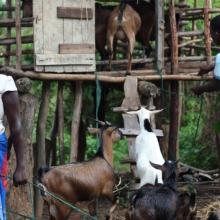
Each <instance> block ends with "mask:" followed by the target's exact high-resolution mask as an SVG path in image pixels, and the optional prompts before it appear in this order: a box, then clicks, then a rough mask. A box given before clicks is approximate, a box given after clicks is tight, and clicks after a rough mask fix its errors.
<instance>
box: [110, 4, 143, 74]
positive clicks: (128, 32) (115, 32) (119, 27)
mask: <svg viewBox="0 0 220 220" xmlns="http://www.w3.org/2000/svg"><path fill="white" fill-rule="evenodd" d="M140 27H141V18H140V16H139V14H138V13H137V12H136V11H135V10H134V9H133V8H132V7H131V6H130V5H128V4H127V3H126V1H125V0H124V1H122V2H121V3H120V5H119V6H117V7H116V8H115V9H114V10H113V11H112V12H111V14H110V16H109V19H108V28H107V38H106V39H107V48H108V53H109V66H110V69H111V62H112V59H113V42H114V38H116V39H119V40H121V41H126V42H128V49H127V57H128V67H127V71H128V72H130V71H131V60H132V53H133V50H134V46H135V35H136V34H137V32H138V30H139V29H140Z"/></svg>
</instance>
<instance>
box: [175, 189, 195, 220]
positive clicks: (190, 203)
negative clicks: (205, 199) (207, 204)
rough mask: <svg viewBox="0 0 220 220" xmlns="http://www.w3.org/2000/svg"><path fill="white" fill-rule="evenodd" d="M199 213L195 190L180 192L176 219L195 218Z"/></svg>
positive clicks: (186, 219)
mask: <svg viewBox="0 0 220 220" xmlns="http://www.w3.org/2000/svg"><path fill="white" fill-rule="evenodd" d="M196 214H197V209H196V194H195V192H189V191H186V192H179V193H178V204H177V217H176V220H195V219H196Z"/></svg>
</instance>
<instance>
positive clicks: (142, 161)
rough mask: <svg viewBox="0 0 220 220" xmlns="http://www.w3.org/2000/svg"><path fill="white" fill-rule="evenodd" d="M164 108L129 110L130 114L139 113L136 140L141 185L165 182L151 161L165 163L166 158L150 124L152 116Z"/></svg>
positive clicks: (138, 173)
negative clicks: (138, 131) (138, 130)
mask: <svg viewBox="0 0 220 220" xmlns="http://www.w3.org/2000/svg"><path fill="white" fill-rule="evenodd" d="M161 111H162V110H155V111H149V110H147V109H145V108H144V107H141V108H140V109H139V110H137V111H128V112H127V113H128V114H136V115H138V119H139V124H140V133H139V135H138V136H137V137H136V140H135V159H136V165H137V175H138V177H139V178H140V187H141V186H143V185H145V184H147V183H149V184H152V185H153V184H154V183H155V181H156V179H157V181H158V183H163V180H162V173H161V171H160V170H158V169H155V168H153V167H152V166H151V165H150V161H151V162H153V163H157V164H160V165H162V164H164V158H163V156H162V154H161V151H160V146H159V143H158V140H157V137H156V134H155V133H154V132H153V130H152V128H151V124H150V117H151V116H152V115H153V114H156V113H159V112H161Z"/></svg>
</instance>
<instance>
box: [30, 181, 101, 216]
mask: <svg viewBox="0 0 220 220" xmlns="http://www.w3.org/2000/svg"><path fill="white" fill-rule="evenodd" d="M28 183H29V184H31V185H33V186H34V187H36V188H38V189H39V190H41V191H42V187H40V186H39V185H38V184H36V183H32V182H30V181H28ZM45 192H46V193H47V194H48V195H50V196H51V197H52V198H53V199H55V200H57V201H59V202H61V203H62V204H64V205H66V206H68V207H69V208H71V209H73V210H74V211H76V212H79V213H81V214H82V215H83V216H85V217H88V218H90V219H93V220H97V217H94V216H91V215H90V214H89V213H88V212H86V211H84V210H82V209H80V208H79V207H76V206H74V205H73V204H71V203H69V202H67V201H66V200H64V199H62V198H61V197H59V196H57V195H56V194H54V193H52V192H50V191H48V190H45Z"/></svg>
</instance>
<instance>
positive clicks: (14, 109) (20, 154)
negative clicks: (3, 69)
mask: <svg viewBox="0 0 220 220" xmlns="http://www.w3.org/2000/svg"><path fill="white" fill-rule="evenodd" d="M2 101H3V105H4V111H5V115H6V116H7V120H8V123H9V128H10V132H11V138H12V142H13V146H14V149H15V154H16V160H17V164H16V168H15V171H14V175H13V180H14V184H15V186H17V185H19V184H24V183H26V182H27V179H26V175H25V164H24V163H25V161H24V153H25V152H24V151H25V149H24V147H25V146H24V141H23V137H22V127H21V119H20V112H19V98H18V93H17V92H16V91H13V92H6V93H4V94H3V96H2Z"/></svg>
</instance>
